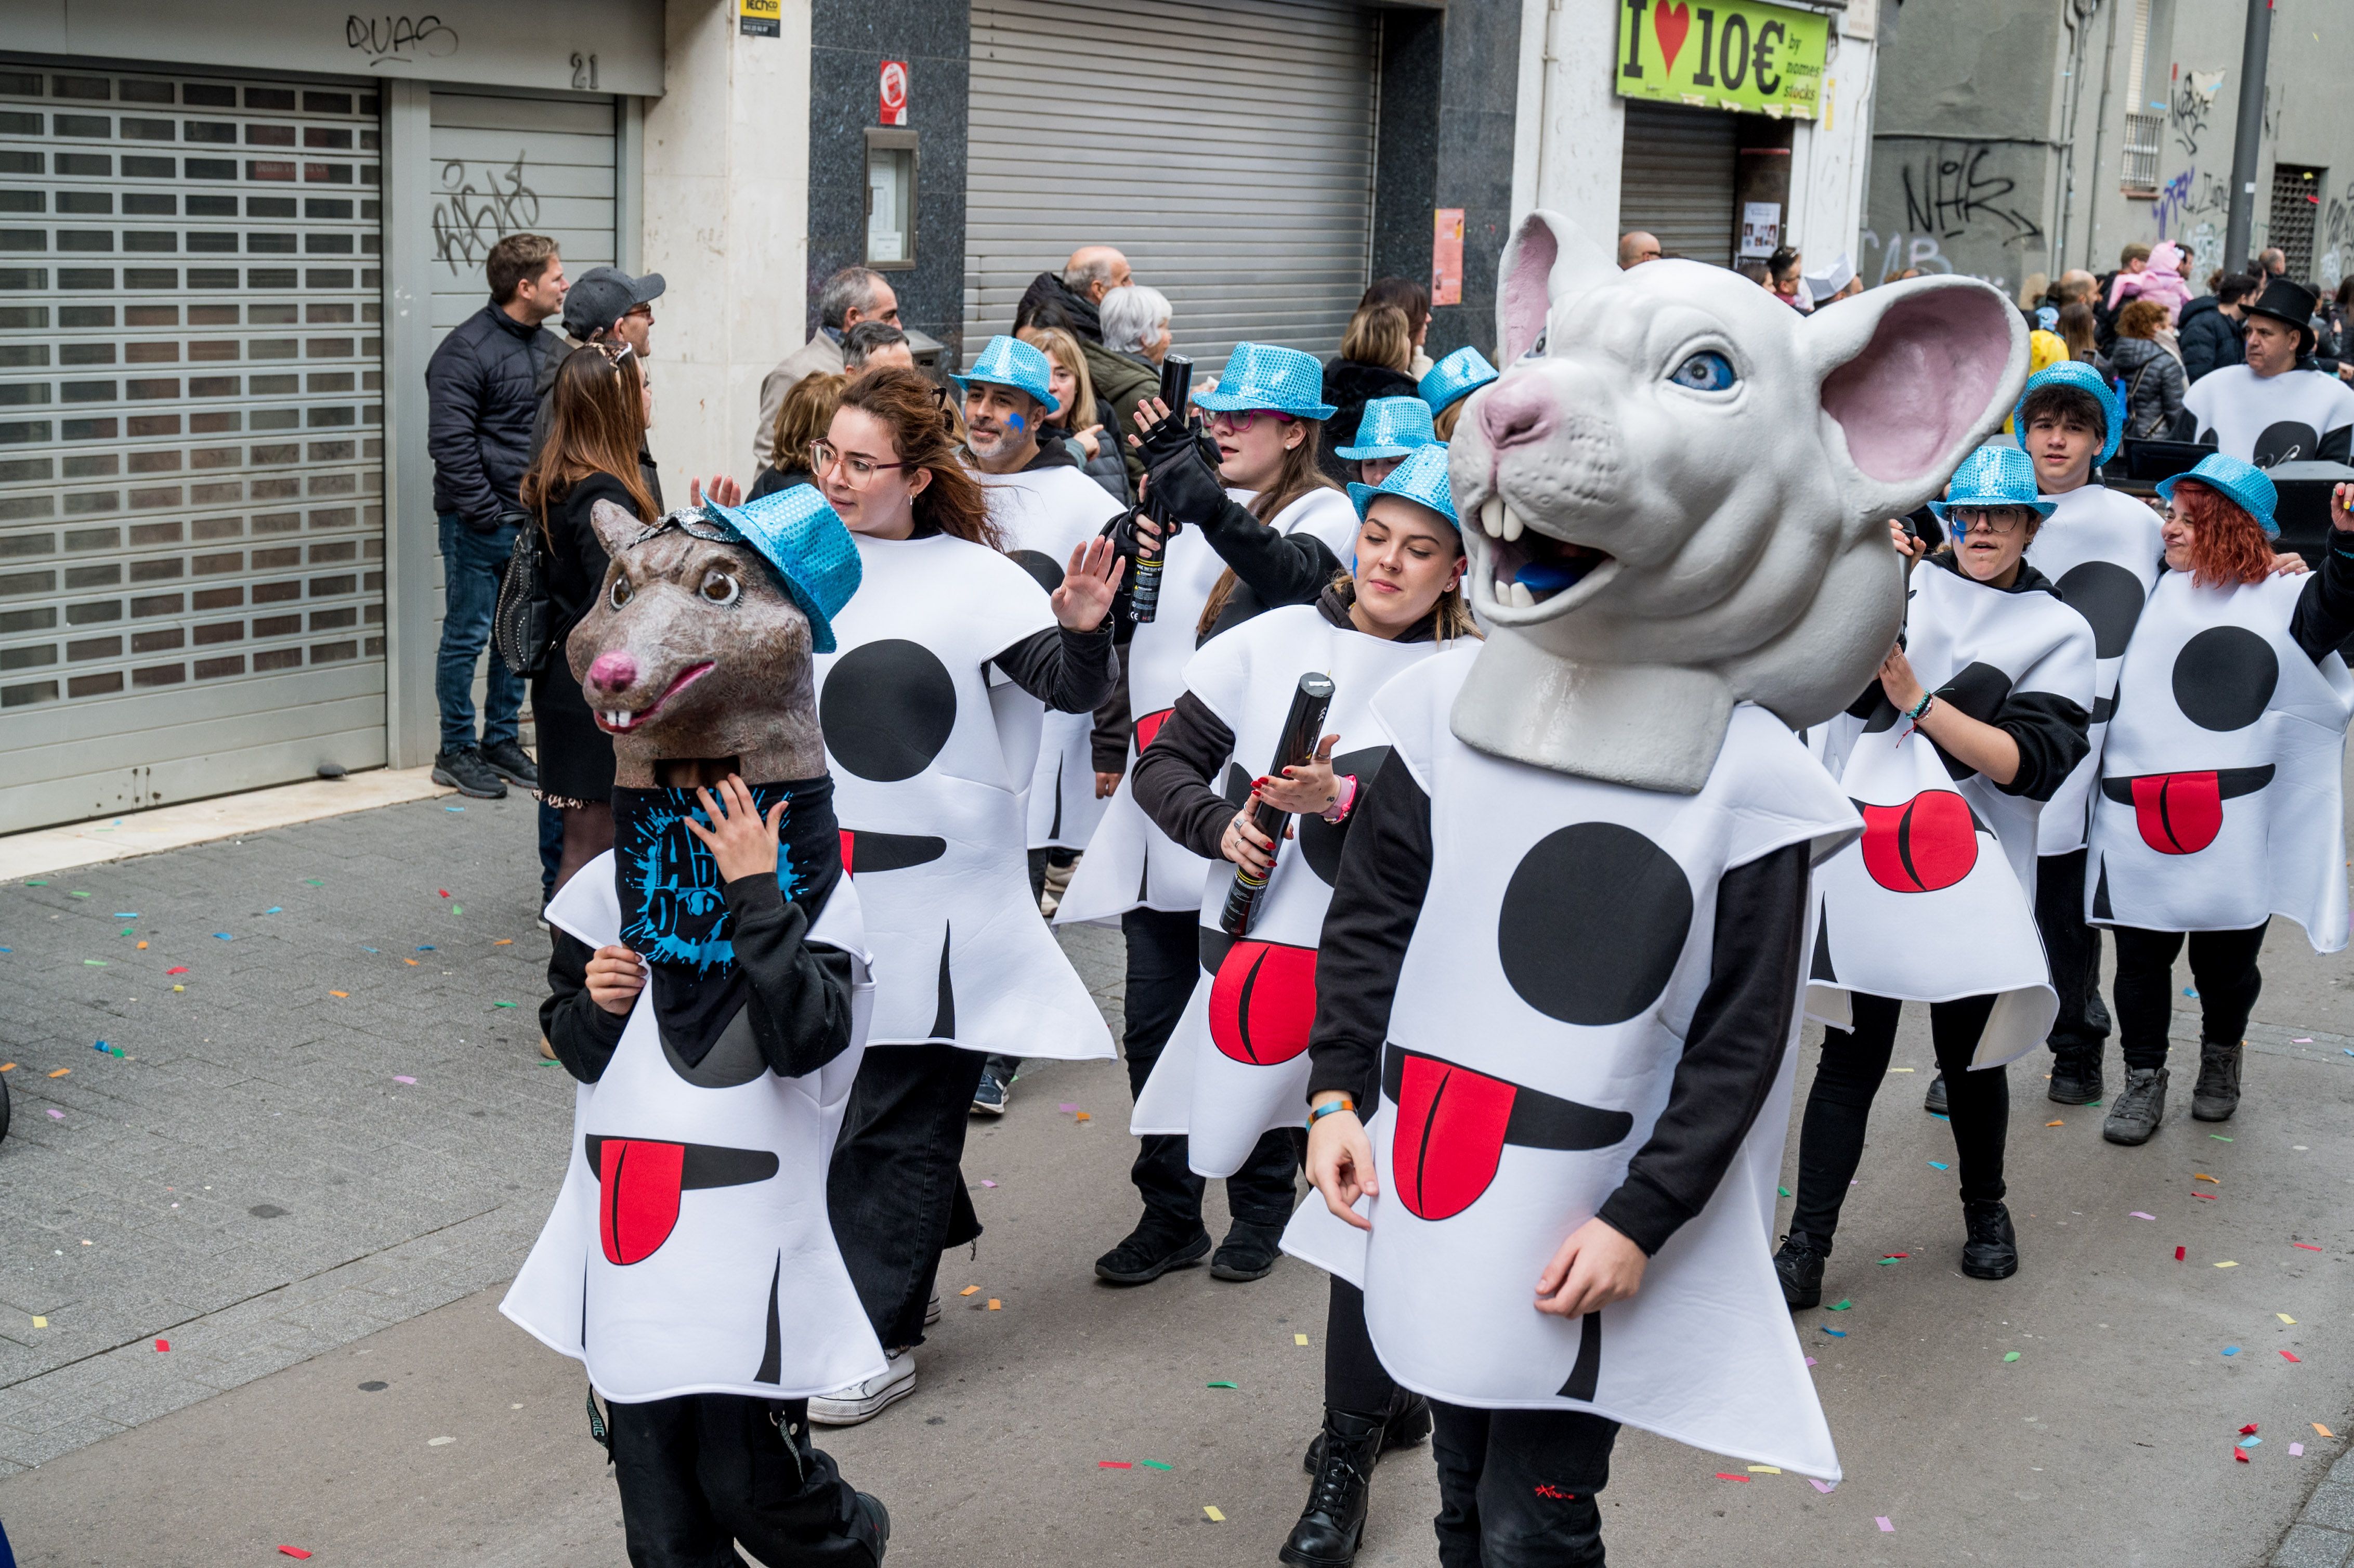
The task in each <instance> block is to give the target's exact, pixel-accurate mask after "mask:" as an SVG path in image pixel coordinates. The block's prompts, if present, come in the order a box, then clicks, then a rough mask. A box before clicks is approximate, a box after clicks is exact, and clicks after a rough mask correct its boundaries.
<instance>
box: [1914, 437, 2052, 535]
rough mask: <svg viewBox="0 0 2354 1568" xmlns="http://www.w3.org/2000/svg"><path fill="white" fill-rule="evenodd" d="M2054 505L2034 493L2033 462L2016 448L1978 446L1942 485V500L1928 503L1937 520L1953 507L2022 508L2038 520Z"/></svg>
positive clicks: (2046, 514)
mask: <svg viewBox="0 0 2354 1568" xmlns="http://www.w3.org/2000/svg"><path fill="white" fill-rule="evenodd" d="M2058 504H2059V503H2057V502H2052V501H2046V500H2044V499H2043V498H2042V497H2041V496H2040V495H2038V494H2037V493H2036V492H2035V460H2034V459H2032V458H2031V457H2029V456H2028V455H2027V454H2026V453H2025V452H2023V451H2020V450H2019V449H2018V448H2017V447H1980V448H1979V449H1978V450H1976V451H1974V452H1972V453H1971V454H1970V455H1969V456H1967V457H1966V458H1964V459H1963V460H1962V466H1961V467H1959V468H1957V469H1956V470H1955V471H1954V478H1953V482H1951V483H1950V484H1948V485H1946V499H1945V500H1943V501H1932V502H1931V503H1929V510H1930V511H1932V512H1934V513H1935V514H1937V516H1938V517H1939V519H1940V520H1943V519H1944V518H1945V517H1946V516H1947V514H1950V513H1951V512H1952V511H1953V509H1954V508H1955V507H1956V506H2024V507H2025V508H2027V510H2029V511H2030V512H2032V513H2034V514H2035V515H2036V516H2037V517H2039V518H2041V517H2049V516H2051V515H2052V508H2053V507H2055V506H2056V505H2058Z"/></svg>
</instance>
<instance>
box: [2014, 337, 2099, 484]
mask: <svg viewBox="0 0 2354 1568" xmlns="http://www.w3.org/2000/svg"><path fill="white" fill-rule="evenodd" d="M2038 387H2081V388H2082V389H2084V391H2086V392H2090V393H2091V394H2092V395H2093V397H2094V401H2096V402H2098V403H2099V404H2100V405H2101V420H2102V423H2104V424H2105V425H2106V426H2107V427H2108V436H2107V439H2106V440H2103V441H2102V443H2101V455H2100V456H2098V457H2096V458H2094V460H2093V463H2094V466H2095V467H2098V466H2099V465H2100V464H2102V463H2105V462H2106V461H2109V460H2110V459H2111V458H2113V457H2115V456H2116V455H2117V447H2118V445H2119V444H2120V443H2122V442H2123V441H2124V440H2125V439H2126V400H2125V397H2124V396H2123V395H2122V394H2121V393H2119V392H2118V391H2117V389H2116V387H2115V386H2113V385H2111V384H2110V383H2109V382H2107V381H2105V380H2103V379H2102V378H2101V373H2100V372H2099V371H2097V370H2095V369H2094V368H2093V367H2092V366H2089V365H2087V364H2085V363H2084V361H2083V360H2081V359H2063V360H2062V361H2061V362H2060V363H2059V364H2057V365H2047V366H2044V367H2043V368H2042V369H2041V370H2039V371H2037V372H2036V373H2035V374H2034V375H2032V376H2029V377H2028V378H2027V385H2026V387H2023V388H2022V389H2021V390H2020V394H2019V404H2018V406H2017V407H2016V408H2012V409H2011V411H2010V426H2011V429H2014V430H2016V431H2017V432H2019V443H2020V445H2021V446H2022V447H2023V446H2025V445H2026V444H2027V397H2028V394H2029V393H2031V392H2033V391H2035V390H2036V389H2037V388H2038Z"/></svg>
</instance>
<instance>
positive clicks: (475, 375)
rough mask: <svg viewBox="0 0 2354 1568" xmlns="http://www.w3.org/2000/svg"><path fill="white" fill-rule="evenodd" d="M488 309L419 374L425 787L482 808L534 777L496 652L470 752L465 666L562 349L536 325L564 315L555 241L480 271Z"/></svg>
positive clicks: (503, 554)
mask: <svg viewBox="0 0 2354 1568" xmlns="http://www.w3.org/2000/svg"><path fill="white" fill-rule="evenodd" d="M483 270H484V271H485V272H486V273H487V274H488V280H489V282H490V285H491V302H490V303H489V304H487V305H484V306H483V307H482V309H481V310H480V311H478V312H476V313H474V314H473V315H471V316H469V317H467V318H466V319H465V320H464V321H462V322H461V323H458V325H457V326H456V327H455V328H454V329H452V330H451V334H450V335H449V336H448V337H446V338H443V339H442V340H441V346H440V347H439V348H437V349H435V350H434V351H433V357H432V358H431V359H430V360H429V361H427V362H426V366H425V395H426V397H427V400H428V404H429V408H430V409H431V414H430V418H429V419H428V421H427V426H426V442H425V444H426V450H429V451H430V452H431V453H432V454H433V510H434V512H435V513H437V514H439V516H440V526H441V568H442V577H443V584H444V588H443V591H444V592H445V593H446V595H447V596H448V597H447V600H446V608H445V610H444V613H443V617H442V620H441V651H440V658H439V660H438V662H437V663H436V666H435V669H434V674H433V695H434V699H435V701H436V702H437V703H438V704H439V705H440V709H441V746H440V750H439V751H438V752H436V753H435V754H434V758H433V781H434V782H435V783H437V784H447V785H451V786H452V787H453V788H455V789H457V790H458V791H459V792H460V793H461V794H465V795H472V796H474V797H476V798H478V799H481V800H497V799H498V798H499V797H501V796H503V795H504V794H505V793H506V792H507V787H506V785H505V784H504V783H502V782H501V780H502V779H512V780H513V781H514V782H515V783H517V784H520V785H522V786H523V787H524V788H525V789H536V788H538V785H539V777H538V775H537V773H536V772H535V770H534V768H533V767H532V761H531V758H530V757H529V756H527V755H526V754H525V751H524V749H523V747H522V746H521V745H520V744H518V742H517V740H516V730H515V715H516V712H517V710H519V709H520V708H521V707H522V706H523V694H524V683H523V681H522V680H521V678H520V677H518V676H516V675H514V674H513V673H509V671H508V669H507V667H506V666H505V665H504V663H502V662H500V661H499V660H498V658H497V657H496V656H495V655H493V658H492V659H491V662H490V694H489V699H488V701H487V702H486V703H485V705H484V708H485V711H484V713H483V715H482V738H481V740H480V741H479V743H478V742H477V741H476V739H475V735H474V697H473V687H474V662H475V661H476V660H478V659H480V658H481V657H482V650H483V648H484V646H485V645H486V644H487V643H488V642H489V641H490V635H491V614H492V611H493V609H496V608H497V605H498V598H499V584H500V583H501V582H502V581H503V580H504V577H505V576H506V565H507V556H509V555H510V554H511V553H512V552H513V551H514V542H515V534H516V531H517V525H518V524H519V522H520V521H521V519H522V516H523V509H522V505H521V503H520V502H519V501H518V500H517V498H516V494H515V489H516V486H517V484H518V483H519V482H521V481H522V479H523V473H524V469H525V466H526V465H527V464H528V462H529V461H530V455H531V444H532V442H531V434H532V422H533V417H534V416H535V414H536V412H537V411H538V399H537V398H536V397H535V396H534V394H533V388H534V387H535V386H536V385H537V383H538V379H539V369H540V366H541V365H542V363H543V362H544V361H546V360H549V359H553V358H556V357H557V356H559V355H562V354H563V352H564V344H563V341H562V340H561V339H559V338H558V337H557V335H556V334H554V333H551V332H545V331H542V330H541V328H540V323H542V322H544V321H546V319H547V318H548V317H550V316H552V315H555V314H556V313H557V312H558V311H561V310H562V309H563V308H564V291H565V279H564V259H563V258H562V257H561V256H558V255H557V252H556V241H554V240H553V239H550V238H547V237H546V236H545V235H539V234H510V235H508V236H507V237H506V238H504V239H502V240H500V241H499V242H498V243H497V244H496V245H493V247H491V254H490V256H489V258H488V260H486V262H485V263H484V267H483Z"/></svg>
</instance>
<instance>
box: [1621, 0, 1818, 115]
mask: <svg viewBox="0 0 2354 1568" xmlns="http://www.w3.org/2000/svg"><path fill="white" fill-rule="evenodd" d="M1829 42H1830V19H1829V17H1827V16H1821V15H1819V14H1818V13H1816V12H1813V11H1794V10H1791V9H1789V8H1788V7H1787V6H1782V5H1756V4H1754V3H1752V0H1712V4H1708V5H1701V4H1699V3H1698V0H1672V3H1671V0H1620V4H1619V7H1618V96H1619V97H1621V98H1649V99H1652V100H1654V101H1658V102H1660V103H1688V104H1691V105H1692V106H1694V107H1695V108H1700V109H1733V110H1741V111H1746V112H1748V113H1752V114H1772V115H1776V116H1780V115H1784V114H1790V115H1795V116H1797V118H1798V119H1801V120H1812V119H1814V118H1815V116H1816V115H1817V114H1818V113H1819V112H1820V111H1819V109H1818V107H1817V105H1818V104H1819V101H1820V99H1821V95H1822V86H1823V59H1824V57H1825V55H1826V54H1827V53H1828V52H1829Z"/></svg>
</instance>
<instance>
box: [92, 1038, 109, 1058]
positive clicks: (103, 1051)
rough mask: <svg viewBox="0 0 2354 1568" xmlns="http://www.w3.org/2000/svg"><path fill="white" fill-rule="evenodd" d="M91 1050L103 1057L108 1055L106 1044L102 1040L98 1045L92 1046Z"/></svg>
mask: <svg viewBox="0 0 2354 1568" xmlns="http://www.w3.org/2000/svg"><path fill="white" fill-rule="evenodd" d="M90 1049H91V1050H93V1051H95V1052H97V1053H98V1054H100V1055H101V1056H102V1055H104V1054H106V1042H105V1041H103V1040H101V1041H100V1042H99V1043H98V1044H95V1045H93V1046H91V1047H90Z"/></svg>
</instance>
